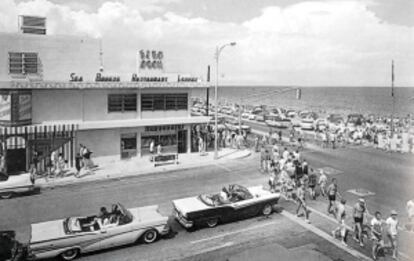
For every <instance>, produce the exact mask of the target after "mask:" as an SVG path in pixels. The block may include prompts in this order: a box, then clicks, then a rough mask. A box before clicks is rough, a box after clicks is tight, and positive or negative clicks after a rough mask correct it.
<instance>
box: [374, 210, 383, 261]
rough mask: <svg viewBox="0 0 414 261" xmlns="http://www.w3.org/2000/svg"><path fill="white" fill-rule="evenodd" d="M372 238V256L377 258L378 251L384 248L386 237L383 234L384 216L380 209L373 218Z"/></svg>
mask: <svg viewBox="0 0 414 261" xmlns="http://www.w3.org/2000/svg"><path fill="white" fill-rule="evenodd" d="M371 240H372V251H371V254H372V258H373V259H374V260H376V259H377V257H378V253H379V252H380V250H381V249H383V248H384V239H383V236H382V217H381V213H380V212H379V211H377V212H375V216H374V217H373V218H372V219H371Z"/></svg>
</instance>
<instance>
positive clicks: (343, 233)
mask: <svg viewBox="0 0 414 261" xmlns="http://www.w3.org/2000/svg"><path fill="white" fill-rule="evenodd" d="M345 204H346V200H345V199H343V198H342V199H341V201H340V203H339V204H338V206H337V207H336V211H335V213H336V214H335V218H336V220H337V221H338V224H339V225H338V226H337V227H336V228H335V229H334V230H332V236H333V238H336V235H337V234H338V233H339V237H340V239H341V243H342V244H343V245H345V246H347V243H346V238H347V234H348V231H347V229H346V225H345V218H346V211H345Z"/></svg>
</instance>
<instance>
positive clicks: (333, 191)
mask: <svg viewBox="0 0 414 261" xmlns="http://www.w3.org/2000/svg"><path fill="white" fill-rule="evenodd" d="M326 193H327V194H328V200H329V203H328V214H334V215H335V210H332V207H335V205H336V196H337V195H338V196H339V197H341V195H340V194H339V192H338V184H337V181H336V178H333V179H332V183H331V184H330V185H329V186H328V189H327V190H326Z"/></svg>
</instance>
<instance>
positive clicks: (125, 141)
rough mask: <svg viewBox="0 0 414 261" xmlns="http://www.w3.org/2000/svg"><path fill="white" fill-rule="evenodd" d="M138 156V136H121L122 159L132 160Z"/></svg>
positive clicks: (131, 134) (134, 134) (130, 134)
mask: <svg viewBox="0 0 414 261" xmlns="http://www.w3.org/2000/svg"><path fill="white" fill-rule="evenodd" d="M136 155H137V135H136V133H128V134H122V135H121V158H130V157H134V156H136Z"/></svg>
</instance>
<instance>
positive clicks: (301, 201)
mask: <svg viewBox="0 0 414 261" xmlns="http://www.w3.org/2000/svg"><path fill="white" fill-rule="evenodd" d="M296 201H297V203H298V207H297V208H296V216H298V217H299V216H300V214H299V211H300V210H301V209H302V210H303V212H304V214H305V221H306V223H310V220H309V210H308V208H307V206H306V199H305V185H304V184H303V183H301V184H300V185H299V187H298V189H297V192H296Z"/></svg>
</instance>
